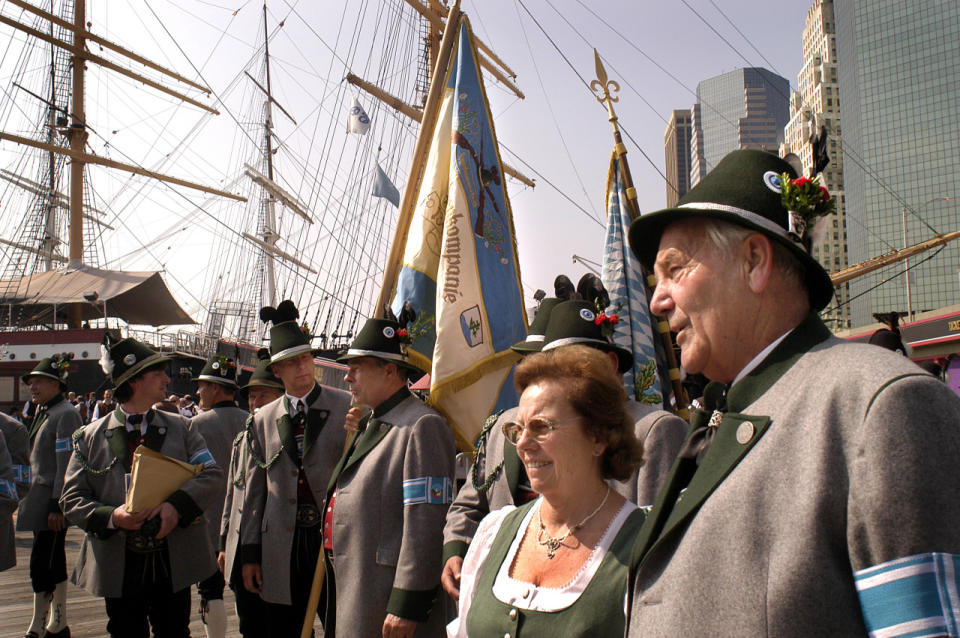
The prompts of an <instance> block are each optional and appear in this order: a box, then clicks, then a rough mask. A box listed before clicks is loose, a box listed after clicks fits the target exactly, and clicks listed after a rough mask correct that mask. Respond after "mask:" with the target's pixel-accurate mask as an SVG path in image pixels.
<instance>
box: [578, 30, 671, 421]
mask: <svg viewBox="0 0 960 638" xmlns="http://www.w3.org/2000/svg"><path fill="white" fill-rule="evenodd" d="M593 59H594V62H595V64H596V68H597V79H596V80H594V81H593V82H591V83H590V88H591V89H592V90H593V91H595V92H597V93H599V94H600V95H597V96H596V98H597V101H598V102H600V103H601V104H604V103H606V105H607V113H608V114H609V118H608V119H609V120H610V124H611V126H613V139H614V142H615V144H614V147H613V148H614V152H615V153H616V154H617V159H618V160H619V161H620V168H621V172H622V173H623V185H624V187H625V188H626V191H627V209H628V210H629V211H630V221H633V220H634V219H636V218H637V217H639V216H640V207H639V205H638V204H637V189H636V188H635V187H634V185H633V177H632V176H631V175H630V165H629V164H628V163H627V147H626V146H624V144H623V138H622V137H621V136H620V127H619V125H618V124H617V119H618V118H617V114H616V113H615V112H614V110H613V103H614V102H617V101H619V100H620V98H618V97H614V96H613V95H611V93H610V92H611V91H614V92H619V91H620V85H619V84H617V82H616V81H614V80H608V79H607V70H606V69H605V68H604V67H603V63H602V62H601V61H600V54H598V53H597V50H596V49H594V50H593ZM644 281H645V285H644V287H645V288H648V290H647V292H648V293H649V292H650V290H649V288H652V287H654V286H656V285H657V280H656V278H655V277H654V276H653V274H652V273H651V274H648V275H646V277H645V278H644ZM657 332H658V333H660V339H661V340H662V342H663V350H664V356H666V358H667V367H668V368H669V374H670V384H671V386H672V387H673V396H674V397H675V398H676V403H677V410H676V411H677V414H679V415H680V416H681V417H682V418H684V419H686V420H688V421H689V420H690V414H689V413H688V411H687V407H686V406H687V403H688V402H689V399H688V398H687V392H686V390H684V388H683V384H682V383H681V382H680V368H679V366H677V355H676V353H674V351H673V340H672V339H670V326H669V325H668V324H667V322H666V321H662V320H659V319H658V320H657ZM664 408H669V405H664Z"/></svg>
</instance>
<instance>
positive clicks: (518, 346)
mask: <svg viewBox="0 0 960 638" xmlns="http://www.w3.org/2000/svg"><path fill="white" fill-rule="evenodd" d="M561 301H563V300H562V299H557V298H556V297H547V298H545V299H543V300H541V301H540V307H539V308H537V314H535V315H534V316H533V321H532V322H531V323H530V328H528V329H527V338H526V339H524V340H523V341H518V342H517V343H515V344H513V345H512V346H510V349H511V350H513V351H515V352H519V353H520V354H528V353H531V352H540V348H541V347H543V339H544V335H545V333H546V332H547V324H548V323H549V322H550V312H551V311H552V310H553V309H554V307H556V305H557V304H558V303H560V302H561Z"/></svg>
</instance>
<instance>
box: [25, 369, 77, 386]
mask: <svg viewBox="0 0 960 638" xmlns="http://www.w3.org/2000/svg"><path fill="white" fill-rule="evenodd" d="M30 377H46V378H48V379H53V380H54V381H59V382H60V385H61V386H63V387H64V388H66V387H67V384H66V383H64V382H63V379H61V378H60V377H58V376H56V375H53V374H50V373H49V372H36V371H31V372H28V373H26V374H25V375H23V376H22V377H20V380H21V381H23V382H24V383H26V382H27V379H29V378H30Z"/></svg>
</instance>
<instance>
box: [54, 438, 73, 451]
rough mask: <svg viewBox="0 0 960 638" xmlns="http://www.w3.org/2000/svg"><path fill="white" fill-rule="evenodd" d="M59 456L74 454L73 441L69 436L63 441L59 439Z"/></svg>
mask: <svg viewBox="0 0 960 638" xmlns="http://www.w3.org/2000/svg"><path fill="white" fill-rule="evenodd" d="M56 450H57V454H59V453H60V452H72V451H73V439H72V438H71V437H69V436H66V437H64V438H62V439H57V448H56Z"/></svg>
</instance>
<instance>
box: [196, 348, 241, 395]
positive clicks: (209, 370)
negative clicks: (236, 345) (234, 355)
mask: <svg viewBox="0 0 960 638" xmlns="http://www.w3.org/2000/svg"><path fill="white" fill-rule="evenodd" d="M191 381H210V382H211V383H219V384H220V385H223V386H226V387H228V388H230V389H232V390H236V389H237V364H236V363H235V362H234V360H233V359H228V358H227V357H225V356H223V355H222V354H215V355H213V356H212V357H210V359H209V360H208V361H207V363H206V364H204V366H203V369H202V370H200V374H199V375H197V376H196V377H195V378H194V379H191Z"/></svg>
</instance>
